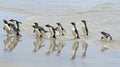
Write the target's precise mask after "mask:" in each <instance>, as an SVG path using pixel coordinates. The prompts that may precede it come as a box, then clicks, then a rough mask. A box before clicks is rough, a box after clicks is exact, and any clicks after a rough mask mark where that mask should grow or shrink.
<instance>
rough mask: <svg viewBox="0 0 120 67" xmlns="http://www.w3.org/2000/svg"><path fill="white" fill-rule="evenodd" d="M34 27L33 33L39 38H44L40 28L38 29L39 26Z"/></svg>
mask: <svg viewBox="0 0 120 67" xmlns="http://www.w3.org/2000/svg"><path fill="white" fill-rule="evenodd" d="M32 27H33V28H34V30H33V33H36V37H37V36H40V37H42V32H41V29H39V28H38V27H37V26H35V25H33V26H32Z"/></svg>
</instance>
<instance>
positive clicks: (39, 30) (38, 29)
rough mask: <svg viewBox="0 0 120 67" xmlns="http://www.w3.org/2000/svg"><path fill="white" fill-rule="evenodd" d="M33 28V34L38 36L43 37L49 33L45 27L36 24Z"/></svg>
mask: <svg viewBox="0 0 120 67" xmlns="http://www.w3.org/2000/svg"><path fill="white" fill-rule="evenodd" d="M32 27H33V28H34V30H33V33H36V36H40V37H43V35H44V33H46V32H48V31H46V30H45V29H44V28H43V27H41V26H39V25H38V23H36V22H35V23H34V25H33V26H32Z"/></svg>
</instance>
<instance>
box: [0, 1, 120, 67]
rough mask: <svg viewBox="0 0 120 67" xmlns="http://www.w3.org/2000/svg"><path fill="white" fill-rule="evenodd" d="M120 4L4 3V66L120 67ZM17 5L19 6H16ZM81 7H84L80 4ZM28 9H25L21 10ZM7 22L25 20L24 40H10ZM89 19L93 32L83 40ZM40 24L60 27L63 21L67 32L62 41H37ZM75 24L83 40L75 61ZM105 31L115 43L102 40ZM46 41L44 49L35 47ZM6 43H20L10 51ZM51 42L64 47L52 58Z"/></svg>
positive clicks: (0, 63) (0, 51)
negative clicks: (35, 32) (86, 45)
mask: <svg viewBox="0 0 120 67" xmlns="http://www.w3.org/2000/svg"><path fill="white" fill-rule="evenodd" d="M119 3H120V1H118V0H101V1H98V0H94V1H93V2H91V1H89V0H80V1H79V0H74V1H73V0H70V1H64V0H61V1H60V0H58V1H55V0H53V1H48V0H36V1H34V2H33V1H29V0H24V1H21V0H18V1H16V0H12V1H8V0H5V1H4V0H0V22H1V23H0V43H1V45H0V59H1V60H0V67H41V66H42V67H48V66H49V67H79V66H81V67H113V66H115V67H119V66H120V53H119V52H120V36H119V33H120V20H119V19H120V9H119V7H120V5H119ZM16 4H17V6H16ZM80 4H81V5H80ZM21 6H24V7H21ZM3 19H6V20H9V19H16V20H18V21H21V22H22V24H21V25H20V29H21V31H20V33H21V35H22V37H20V38H19V39H18V40H16V39H15V37H7V36H6V32H5V31H4V30H3V24H4V23H3ZM83 19H84V20H86V22H87V26H88V29H89V37H88V39H85V38H83V32H82V22H81V20H83ZM34 22H38V23H39V25H40V26H43V27H44V28H45V29H46V30H48V29H47V28H46V27H45V25H46V24H50V25H52V26H54V27H56V26H57V25H56V23H57V22H60V23H61V24H62V25H63V27H64V28H65V30H66V34H65V37H63V39H62V40H60V39H59V38H57V39H55V40H54V39H50V38H48V37H47V38H43V39H37V38H35V35H34V34H33V28H32V25H33V23H34ZM71 22H75V23H76V25H77V29H78V31H79V34H80V37H81V39H80V40H79V47H78V50H77V53H76V58H75V60H71V58H72V46H73V44H74V43H75V42H76V40H74V39H72V38H73V36H72V33H71V27H72V26H71V24H70V23H71ZM101 31H105V32H108V33H110V34H111V35H112V37H113V40H112V41H111V42H107V43H103V42H101V41H100V37H101V34H100V32H101ZM47 35H48V34H47ZM39 40H42V45H44V46H43V47H40V48H36V47H35V45H34V44H37V43H39ZM6 41H10V42H14V41H15V42H16V45H13V46H11V47H10V48H8V49H5V48H6V45H5V44H6ZM83 41H85V42H86V43H88V47H87V48H86V49H87V51H86V56H85V57H83V56H82V55H83V54H82V49H83V44H82V43H83ZM51 43H54V44H55V45H59V44H61V43H62V44H64V47H63V48H62V50H61V53H60V54H59V56H58V54H57V48H55V49H54V52H52V53H50V54H49V55H48V54H47V52H48V51H49V48H50V45H51Z"/></svg>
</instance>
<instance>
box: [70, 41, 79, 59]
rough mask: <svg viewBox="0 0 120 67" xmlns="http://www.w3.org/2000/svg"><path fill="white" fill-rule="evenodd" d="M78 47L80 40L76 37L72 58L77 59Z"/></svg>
mask: <svg viewBox="0 0 120 67" xmlns="http://www.w3.org/2000/svg"><path fill="white" fill-rule="evenodd" d="M78 47H79V40H78V39H76V40H75V41H74V43H73V46H72V58H71V59H75V56H76V52H77V50H78Z"/></svg>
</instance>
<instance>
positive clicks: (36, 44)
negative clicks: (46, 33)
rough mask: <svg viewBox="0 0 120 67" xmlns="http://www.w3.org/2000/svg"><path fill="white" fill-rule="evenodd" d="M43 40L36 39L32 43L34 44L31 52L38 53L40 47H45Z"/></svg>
mask: <svg viewBox="0 0 120 67" xmlns="http://www.w3.org/2000/svg"><path fill="white" fill-rule="evenodd" d="M44 41H45V40H44V39H43V38H40V37H36V39H35V41H34V42H33V43H34V49H33V52H37V51H39V50H40V49H41V48H42V47H44V46H45V44H43V43H44Z"/></svg>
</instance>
